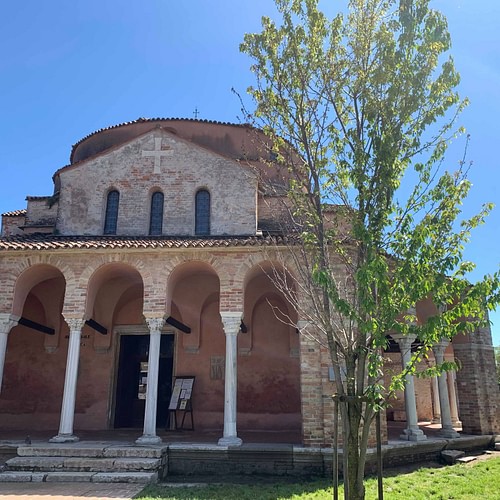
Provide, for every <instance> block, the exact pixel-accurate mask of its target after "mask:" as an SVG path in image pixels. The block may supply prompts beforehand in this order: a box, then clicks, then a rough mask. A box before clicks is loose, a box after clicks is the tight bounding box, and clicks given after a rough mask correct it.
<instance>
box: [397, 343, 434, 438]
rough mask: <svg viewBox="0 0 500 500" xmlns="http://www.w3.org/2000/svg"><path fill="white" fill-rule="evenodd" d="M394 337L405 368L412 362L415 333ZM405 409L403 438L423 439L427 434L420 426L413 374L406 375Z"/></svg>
mask: <svg viewBox="0 0 500 500" xmlns="http://www.w3.org/2000/svg"><path fill="white" fill-rule="evenodd" d="M392 337H393V339H394V340H395V341H396V342H397V343H398V345H399V350H400V351H401V362H402V366H403V370H405V369H406V368H407V366H408V365H409V364H410V363H411V344H412V342H413V341H414V340H415V338H416V337H415V336H414V335H393V336H392ZM405 410H406V429H405V430H404V431H403V434H402V435H401V439H405V440H408V441H421V440H424V439H427V436H426V435H425V434H424V433H423V431H422V430H421V429H420V428H419V427H418V415H417V400H416V397H415V384H414V380H413V375H411V374H409V373H407V374H406V375H405Z"/></svg>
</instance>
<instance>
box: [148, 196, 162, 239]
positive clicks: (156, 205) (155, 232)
mask: <svg viewBox="0 0 500 500" xmlns="http://www.w3.org/2000/svg"><path fill="white" fill-rule="evenodd" d="M162 229H163V193H161V192H160V191H157V192H156V193H153V196H152V197H151V218H150V220H149V234H150V235H151V236H159V235H161V233H162Z"/></svg>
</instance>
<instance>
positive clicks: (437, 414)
mask: <svg viewBox="0 0 500 500" xmlns="http://www.w3.org/2000/svg"><path fill="white" fill-rule="evenodd" d="M431 386H432V420H431V424H440V423H441V406H440V404H439V389H438V382H437V377H432V378H431Z"/></svg>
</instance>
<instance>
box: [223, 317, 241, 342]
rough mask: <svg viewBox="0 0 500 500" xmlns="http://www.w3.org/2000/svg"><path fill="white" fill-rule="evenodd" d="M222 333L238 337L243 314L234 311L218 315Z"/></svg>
mask: <svg viewBox="0 0 500 500" xmlns="http://www.w3.org/2000/svg"><path fill="white" fill-rule="evenodd" d="M220 317H221V319H222V325H223V327H224V333H225V334H226V336H227V335H234V336H236V335H238V333H239V331H240V326H241V318H242V317H243V313H241V312H235V311H224V312H221V313H220Z"/></svg>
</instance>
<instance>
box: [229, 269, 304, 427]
mask: <svg viewBox="0 0 500 500" xmlns="http://www.w3.org/2000/svg"><path fill="white" fill-rule="evenodd" d="M278 276H279V278H277V277H278ZM275 279H282V280H283V284H286V285H287V286H288V293H295V291H294V287H293V279H292V277H291V275H290V273H289V272H288V271H287V270H286V269H285V268H284V267H282V266H281V265H279V264H277V263H276V262H271V261H263V262H260V263H258V264H256V265H255V266H254V267H252V268H251V269H249V271H248V272H247V274H246V276H245V288H244V298H245V301H244V304H245V306H244V325H245V330H246V333H244V334H243V333H242V334H240V342H239V354H240V359H239V362H238V370H239V377H238V409H239V428H240V429H241V430H267V431H268V430H273V431H289V432H294V433H296V435H297V436H300V432H301V405H300V400H301V398H300V360H299V335H298V333H297V330H296V324H297V319H298V318H297V312H296V311H295V310H294V308H293V307H292V306H291V304H290V303H289V302H288V301H287V299H286V296H285V293H283V291H282V290H281V289H280V286H277V285H276V282H275V281H274V280H275Z"/></svg>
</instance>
